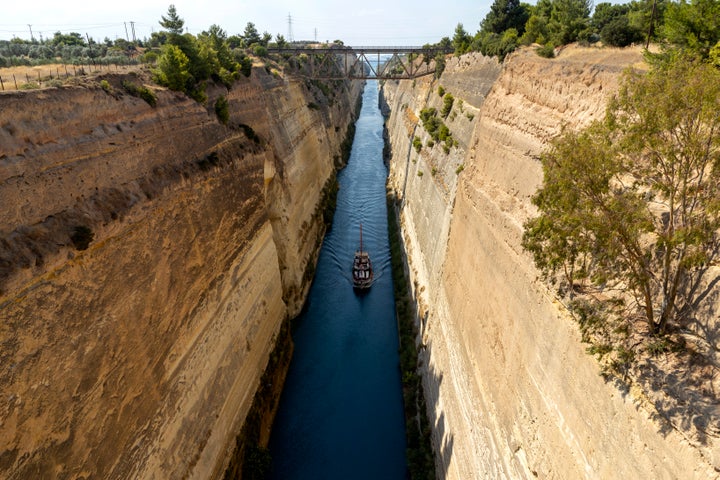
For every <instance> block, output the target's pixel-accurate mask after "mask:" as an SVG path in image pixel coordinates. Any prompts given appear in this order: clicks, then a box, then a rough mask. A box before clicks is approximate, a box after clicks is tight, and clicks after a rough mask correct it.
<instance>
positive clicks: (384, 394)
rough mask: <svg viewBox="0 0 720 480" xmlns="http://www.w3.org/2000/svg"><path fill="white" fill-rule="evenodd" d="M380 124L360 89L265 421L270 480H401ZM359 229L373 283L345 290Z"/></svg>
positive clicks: (372, 87) (371, 90) (372, 85)
mask: <svg viewBox="0 0 720 480" xmlns="http://www.w3.org/2000/svg"><path fill="white" fill-rule="evenodd" d="M382 125H383V118H382V115H381V114H380V111H379V109H378V86H377V82H375V81H371V82H368V84H367V86H366V87H365V92H364V94H363V107H362V111H361V113H360V118H359V119H358V121H357V124H356V127H357V129H356V133H355V140H354V143H353V148H352V153H351V156H350V161H349V162H348V166H347V167H346V168H345V169H344V170H343V171H342V172H340V173H339V175H338V180H339V182H340V192H339V195H338V205H337V210H336V212H335V219H334V222H333V226H332V228H331V230H330V231H329V232H328V234H327V235H326V237H325V241H324V243H323V247H322V250H321V252H320V258H319V261H318V267H317V271H316V273H315V280H314V282H313V285H312V287H311V289H310V293H309V296H308V301H307V304H306V307H305V310H304V311H303V313H302V314H301V316H300V317H299V318H298V319H297V320H296V321H295V329H294V332H293V340H294V342H295V353H294V356H293V360H292V363H291V365H290V370H289V372H288V378H287V382H286V384H285V388H284V391H283V395H282V399H281V401H280V409H279V412H278V415H277V418H276V420H275V425H274V428H273V433H272V437H271V440H270V452H271V454H272V457H273V464H272V478H273V479H283V480H285V479H287V480H293V479H308V480H309V479H312V480H319V479H333V480H334V479H343V480H348V479H404V478H405V472H406V462H405V425H404V417H403V405H402V392H401V383H400V371H399V367H398V365H399V359H398V353H397V345H398V333H397V326H396V322H395V309H394V300H393V288H392V273H391V267H390V251H389V245H388V235H387V217H386V205H385V179H386V177H387V169H386V168H385V166H384V164H383V161H382V148H383V138H382ZM360 223H362V225H363V245H364V247H365V250H367V251H369V253H370V258H371V259H372V262H373V268H374V271H375V283H374V284H373V286H372V288H371V289H370V290H369V291H368V292H367V293H366V294H364V295H362V296H358V295H356V294H355V293H354V292H353V288H352V281H351V265H352V260H353V254H354V252H355V249H356V248H357V246H358V242H359V225H360Z"/></svg>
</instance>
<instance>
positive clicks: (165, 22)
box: [160, 4, 185, 35]
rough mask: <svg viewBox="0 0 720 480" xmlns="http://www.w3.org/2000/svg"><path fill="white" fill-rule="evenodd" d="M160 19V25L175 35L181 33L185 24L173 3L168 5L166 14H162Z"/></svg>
mask: <svg viewBox="0 0 720 480" xmlns="http://www.w3.org/2000/svg"><path fill="white" fill-rule="evenodd" d="M161 18H162V20H161V21H160V26H161V27H163V28H164V29H166V30H168V31H169V32H170V33H172V34H175V35H182V33H183V27H184V26H185V20H183V19H182V18H180V16H179V15H178V13H177V10H176V9H175V5H172V4H171V5H170V7H168V11H167V16H165V15H163V16H162V17H161Z"/></svg>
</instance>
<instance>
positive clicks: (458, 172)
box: [455, 164, 465, 175]
mask: <svg viewBox="0 0 720 480" xmlns="http://www.w3.org/2000/svg"><path fill="white" fill-rule="evenodd" d="M463 170H465V164H460V165H458V167H457V168H456V169H455V174H456V175H460V172H462V171H463Z"/></svg>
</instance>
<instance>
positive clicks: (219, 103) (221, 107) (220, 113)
mask: <svg viewBox="0 0 720 480" xmlns="http://www.w3.org/2000/svg"><path fill="white" fill-rule="evenodd" d="M215 114H216V115H217V117H218V119H219V120H220V121H221V122H222V123H223V125H227V123H228V120H230V110H229V105H228V101H227V98H225V97H220V98H218V99H217V100H216V101H215Z"/></svg>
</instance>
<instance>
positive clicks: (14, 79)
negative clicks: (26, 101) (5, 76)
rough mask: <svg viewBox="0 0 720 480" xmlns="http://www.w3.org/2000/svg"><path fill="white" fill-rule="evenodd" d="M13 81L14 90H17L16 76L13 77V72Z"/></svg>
mask: <svg viewBox="0 0 720 480" xmlns="http://www.w3.org/2000/svg"><path fill="white" fill-rule="evenodd" d="M13 81H14V82H15V90H17V89H18V86H17V78H15V74H14V73H13Z"/></svg>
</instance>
